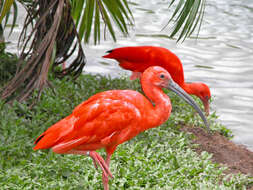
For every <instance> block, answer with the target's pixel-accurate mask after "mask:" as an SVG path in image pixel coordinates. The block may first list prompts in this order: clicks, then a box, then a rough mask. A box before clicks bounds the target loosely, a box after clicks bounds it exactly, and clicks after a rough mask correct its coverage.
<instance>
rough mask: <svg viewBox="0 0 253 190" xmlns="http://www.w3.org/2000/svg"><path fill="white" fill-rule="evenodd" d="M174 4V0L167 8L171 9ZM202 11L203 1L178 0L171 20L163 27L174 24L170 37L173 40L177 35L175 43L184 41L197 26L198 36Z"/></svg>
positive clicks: (203, 8) (203, 7)
mask: <svg viewBox="0 0 253 190" xmlns="http://www.w3.org/2000/svg"><path fill="white" fill-rule="evenodd" d="M175 2H176V1H175V0H172V1H171V3H170V5H169V7H170V8H171V6H172V5H173V4H175ZM204 10H205V0H179V2H178V4H177V6H176V8H175V10H174V12H173V14H172V16H171V19H170V20H169V21H168V23H167V24H166V26H165V27H167V26H168V25H169V24H170V23H171V22H173V23H174V27H173V30H172V32H171V34H170V37H171V38H173V37H174V36H175V35H177V34H179V36H178V38H177V41H180V40H183V41H184V40H185V39H186V38H187V37H189V36H191V35H192V34H193V32H194V31H195V30H196V27H197V26H199V28H198V31H197V35H198V34H199V31H200V27H201V23H202V20H203V15H204ZM165 27H164V28H165Z"/></svg>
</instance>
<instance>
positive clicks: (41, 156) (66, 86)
mask: <svg viewBox="0 0 253 190" xmlns="http://www.w3.org/2000/svg"><path fill="white" fill-rule="evenodd" d="M53 85H54V86H55V93H54V92H53V91H52V90H51V89H47V90H46V91H45V93H43V94H42V97H41V101H40V102H38V104H36V105H35V106H34V107H33V108H32V109H29V107H28V106H27V105H26V104H25V103H23V104H21V103H18V102H14V105H13V106H9V105H7V104H3V103H2V102H0V117H1V120H0V189H1V190H2V189H11V190H16V189H19V190H28V189H41V190H45V189H46V190H79V189H91V190H93V189H94V190H97V189H102V180H101V171H100V170H98V171H97V170H95V169H94V167H93V164H92V161H91V159H90V158H88V157H84V156H77V155H57V154H54V153H52V152H51V151H48V150H43V151H36V152H35V151H33V149H32V148H33V142H34V140H35V139H36V138H37V137H38V135H39V134H41V133H42V132H43V131H44V130H45V129H47V128H48V127H49V126H51V125H52V124H54V123H55V122H57V121H59V120H60V119H61V118H63V117H65V116H67V115H68V114H70V113H71V111H72V109H73V108H74V107H75V106H77V105H78V104H79V103H81V102H82V101H83V100H85V99H87V98H88V97H90V96H91V95H93V94H95V93H97V92H100V91H104V90H108V89H138V90H140V85H139V82H138V81H129V79H124V78H121V79H118V78H116V79H110V78H106V77H102V76H91V75H84V76H81V77H80V78H79V79H78V80H77V81H76V82H74V83H73V82H70V81H66V80H61V81H60V80H54V81H53ZM35 95H36V94H34V96H35ZM170 96H171V97H172V102H173V113H172V114H171V117H170V119H169V120H168V122H167V123H166V124H164V125H162V126H160V127H158V128H155V129H152V130H148V131H146V132H144V133H142V134H140V135H138V136H137V137H136V138H134V139H132V140H131V141H129V142H126V143H124V144H122V145H120V146H119V147H118V149H117V150H116V152H115V154H114V155H113V157H112V162H111V167H110V168H111V171H112V173H113V175H114V177H115V178H114V179H113V180H110V187H111V190H116V189H117V190H118V189H131V190H133V189H134V190H139V189H143V190H144V189H145V190H147V189H154V190H157V189H162V190H167V189H194V190H195V189H229V190H231V189H245V188H246V185H248V184H250V183H252V178H249V177H246V176H243V175H233V176H230V178H229V176H225V175H224V174H223V173H222V172H223V170H224V168H219V167H218V165H217V164H214V163H212V162H211V161H210V158H211V155H210V154H208V153H206V152H203V153H202V154H201V155H200V156H198V155H197V154H196V153H195V152H194V151H192V150H191V149H190V148H189V147H190V138H191V136H190V135H187V134H185V133H183V132H181V131H179V130H178V128H179V127H180V123H185V124H188V125H189V124H190V125H191V124H194V125H203V124H202V122H201V121H200V119H198V117H197V116H193V115H194V113H193V111H192V110H191V108H190V107H189V106H188V105H186V104H185V103H183V102H182V101H181V100H180V101H179V99H178V98H176V97H175V96H174V95H173V94H172V93H170ZM28 101H32V100H28ZM188 112H189V113H188ZM211 119H212V118H211ZM211 127H213V126H211ZM191 146H192V145H191ZM100 152H101V153H102V155H105V154H104V153H103V151H100Z"/></svg>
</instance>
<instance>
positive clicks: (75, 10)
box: [72, 0, 133, 44]
mask: <svg viewBox="0 0 253 190" xmlns="http://www.w3.org/2000/svg"><path fill="white" fill-rule="evenodd" d="M72 16H73V18H74V20H75V23H76V26H77V28H78V33H79V37H80V39H83V40H84V42H85V43H88V42H89V40H90V37H91V34H92V31H93V37H94V43H95V44H96V43H99V41H100V39H101V38H100V36H101V32H100V29H101V28H102V27H101V24H104V36H106V35H105V34H106V31H107V30H108V31H109V33H110V35H111V37H112V39H113V40H114V41H116V35H115V28H114V27H115V26H117V28H118V29H119V31H120V32H122V33H123V34H124V35H127V34H128V27H127V26H128V24H132V23H133V15H132V13H131V10H130V9H129V6H128V3H127V1H126V0H114V1H113V3H112V1H111V0H72ZM101 18H102V19H101ZM101 21H103V23H102V22H101Z"/></svg>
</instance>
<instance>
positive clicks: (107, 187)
mask: <svg viewBox="0 0 253 190" xmlns="http://www.w3.org/2000/svg"><path fill="white" fill-rule="evenodd" d="M111 156H112V155H111V154H107V157H106V164H107V166H108V167H109V165H110V160H111ZM102 179H103V184H104V190H109V184H108V182H109V178H108V175H107V176H106V175H104V173H103V174H102Z"/></svg>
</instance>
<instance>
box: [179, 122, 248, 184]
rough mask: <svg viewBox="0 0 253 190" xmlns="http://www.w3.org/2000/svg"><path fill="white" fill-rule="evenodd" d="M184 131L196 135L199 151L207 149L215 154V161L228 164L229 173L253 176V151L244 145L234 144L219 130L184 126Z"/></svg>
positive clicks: (194, 141) (195, 140) (194, 140)
mask: <svg viewBox="0 0 253 190" xmlns="http://www.w3.org/2000/svg"><path fill="white" fill-rule="evenodd" d="M182 130H183V131H187V132H190V133H192V134H194V135H195V136H196V138H194V139H193V143H196V144H199V145H200V146H198V148H197V149H196V151H197V152H198V153H200V152H202V151H206V152H209V153H212V154H213V157H212V159H213V161H214V162H216V163H221V164H224V165H226V166H227V167H228V168H229V169H228V170H227V171H226V172H227V173H243V174H247V175H250V176H253V152H251V151H249V150H247V149H246V148H245V147H244V146H241V145H237V144H234V143H233V142H232V141H230V140H228V139H226V138H225V137H224V136H222V135H220V134H219V133H218V132H216V133H213V134H208V133H207V132H206V131H205V130H203V129H202V128H197V127H183V128H182ZM252 188H253V187H252Z"/></svg>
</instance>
